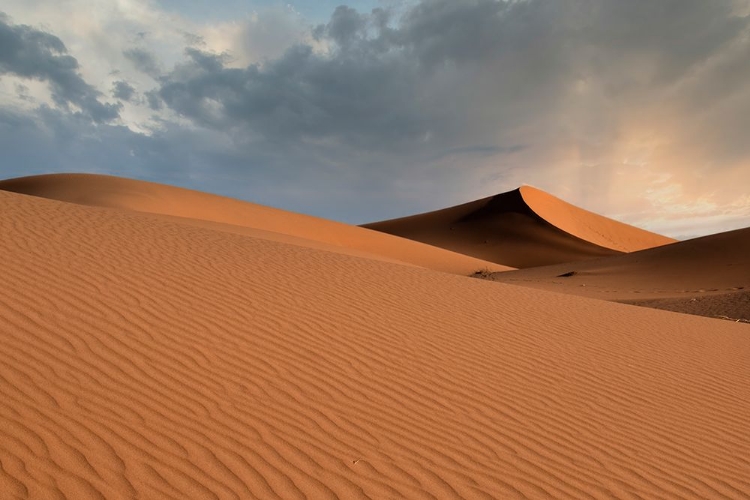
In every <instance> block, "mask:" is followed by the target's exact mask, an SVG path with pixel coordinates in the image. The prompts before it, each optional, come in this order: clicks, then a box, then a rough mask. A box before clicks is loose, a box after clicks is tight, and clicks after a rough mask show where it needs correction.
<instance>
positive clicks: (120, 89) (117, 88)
mask: <svg viewBox="0 0 750 500" xmlns="http://www.w3.org/2000/svg"><path fill="white" fill-rule="evenodd" d="M112 96H113V97H114V98H116V99H120V100H121V101H125V102H129V101H130V100H131V99H132V98H133V97H134V96H135V88H134V87H133V86H132V85H130V84H129V83H128V82H125V81H122V80H120V81H117V82H115V83H114V85H112Z"/></svg>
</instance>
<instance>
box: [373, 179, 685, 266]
mask: <svg viewBox="0 0 750 500" xmlns="http://www.w3.org/2000/svg"><path fill="white" fill-rule="evenodd" d="M363 227H366V228H369V229H376V230H378V231H383V232H385V233H389V234H394V235H397V236H402V237H404V238H410V239H413V240H416V241H422V242H424V243H429V244H430V245H435V246H438V247H442V248H446V249H449V250H453V251H456V252H460V253H463V254H466V255H471V256H474V257H478V258H481V259H484V260H489V261H491V262H497V263H499V264H504V265H507V266H511V267H517V268H526V267H534V266H542V265H548V264H556V263H560V262H572V261H578V260H584V259H591V258H595V257H603V256H607V255H615V254H618V253H621V252H632V251H636V250H641V249H644V248H651V247H654V246H658V245H664V244H667V243H671V242H673V241H674V240H672V239H670V238H667V237H665V236H660V235H658V234H654V233H650V232H648V231H645V230H643V229H639V228H636V227H633V226H630V225H627V224H623V223H621V222H617V221H615V220H612V219H608V218H607V217H603V216H601V215H597V214H595V213H593V212H589V211H587V210H583V209H582V208H578V207H576V206H574V205H571V204H569V203H566V202H564V201H562V200H560V199H559V198H555V197H554V196H552V195H550V194H548V193H545V192H544V191H540V190H538V189H536V188H533V187H530V186H523V187H521V188H519V189H516V190H514V191H509V192H507V193H503V194H499V195H496V196H492V197H489V198H483V199H481V200H477V201H473V202H470V203H465V204H463V205H458V206H455V207H450V208H446V209H443V210H437V211H434V212H428V213H424V214H419V215H412V216H410V217H404V218H400V219H392V220H388V221H383V222H374V223H371V224H365V225H364V226H363Z"/></svg>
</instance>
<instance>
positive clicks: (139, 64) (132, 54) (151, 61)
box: [122, 48, 161, 78]
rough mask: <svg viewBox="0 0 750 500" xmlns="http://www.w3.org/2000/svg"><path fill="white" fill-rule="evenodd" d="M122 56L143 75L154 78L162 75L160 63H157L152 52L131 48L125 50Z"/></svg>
mask: <svg viewBox="0 0 750 500" xmlns="http://www.w3.org/2000/svg"><path fill="white" fill-rule="evenodd" d="M122 54H123V55H124V56H125V57H126V58H127V59H128V60H129V61H130V62H131V63H133V66H134V67H135V69H137V70H138V71H140V72H141V73H145V74H146V75H149V76H151V77H154V78H156V77H158V76H159V75H161V67H160V66H159V62H158V61H157V59H156V56H154V55H153V54H152V53H151V52H149V51H147V50H144V49H138V48H131V49H127V50H124V51H123V52H122Z"/></svg>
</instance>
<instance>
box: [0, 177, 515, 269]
mask: <svg viewBox="0 0 750 500" xmlns="http://www.w3.org/2000/svg"><path fill="white" fill-rule="evenodd" d="M0 190H5V191H12V192H16V193H22V194H28V195H32V196H39V197H44V198H49V199H53V200H59V201H65V202H69V203H76V204H81V205H88V206H99V207H109V208H118V209H127V210H133V211H138V212H146V213H151V214H154V215H160V216H165V217H181V218H183V219H185V220H184V221H182V222H183V223H189V224H191V225H194V226H199V227H206V228H211V229H218V230H223V231H227V232H234V233H238V234H244V235H250V236H258V237H262V238H265V239H273V240H277V241H283V242H285V243H296V244H301V245H304V246H307V247H313V248H319V249H325V250H331V251H335V252H339V253H346V254H349V255H358V256H366V257H369V258H376V259H381V260H387V261H391V262H403V263H408V264H413V265H418V266H421V267H427V268H429V269H434V270H437V271H444V272H449V273H455V274H462V275H466V274H470V273H472V272H474V271H476V270H478V269H491V270H494V271H503V270H508V269H510V268H509V267H507V266H502V265H498V264H495V263H492V262H487V261H484V260H480V259H477V258H474V257H471V256H467V255H463V254H460V253H455V252H452V251H449V250H445V249H442V248H437V247H434V246H430V245H425V244H423V243H419V242H415V241H411V240H408V239H404V238H398V237H394V236H390V235H385V234H382V233H379V232H376V231H369V230H365V229H362V228H359V227H356V226H351V225H348V224H342V223H339V222H334V221H330V220H326V219H321V218H318V217H311V216H308V215H303V214H297V213H293V212H288V211H285V210H279V209H276V208H271V207H266V206H263V205H257V204H254V203H248V202H245V201H240V200H235V199H232V198H225V197H223V196H217V195H213V194H208V193H203V192H199V191H192V190H189V189H182V188H177V187H172V186H166V185H163V184H155V183H151V182H144V181H138V180H132V179H124V178H119V177H112V176H106V175H91V174H50V175H39V176H31V177H21V178H17V179H8V180H5V181H0Z"/></svg>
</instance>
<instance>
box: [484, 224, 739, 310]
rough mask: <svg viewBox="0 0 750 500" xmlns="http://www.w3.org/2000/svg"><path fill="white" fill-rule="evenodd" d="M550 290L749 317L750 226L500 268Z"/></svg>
mask: <svg viewBox="0 0 750 500" xmlns="http://www.w3.org/2000/svg"><path fill="white" fill-rule="evenodd" d="M491 278H492V279H493V280H496V281H501V282H504V283H512V284H518V285H523V286H531V287H535V288H541V289H545V290H553V291H557V292H563V293H571V294H575V295H581V296H584V297H594V298H599V299H605V300H614V301H618V302H627V303H631V304H637V305H644V306H649V307H656V308H660V309H667V310H671V311H676V312H684V313H690V314H699V315H702V316H709V317H724V318H727V319H735V320H745V321H750V228H746V229H739V230H735V231H729V232H725V233H719V234H714V235H710V236H704V237H701V238H695V239H692V240H688V241H680V242H677V243H673V244H671V245H666V246H661V247H658V248H650V249H647V250H642V251H640V252H634V253H630V254H625V255H616V256H612V257H605V258H602V259H594V260H589V261H583V262H574V263H565V264H558V265H554V266H544V267H538V268H533V269H524V270H520V271H511V272H509V273H507V274H506V273H497V274H493V275H492V276H491Z"/></svg>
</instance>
